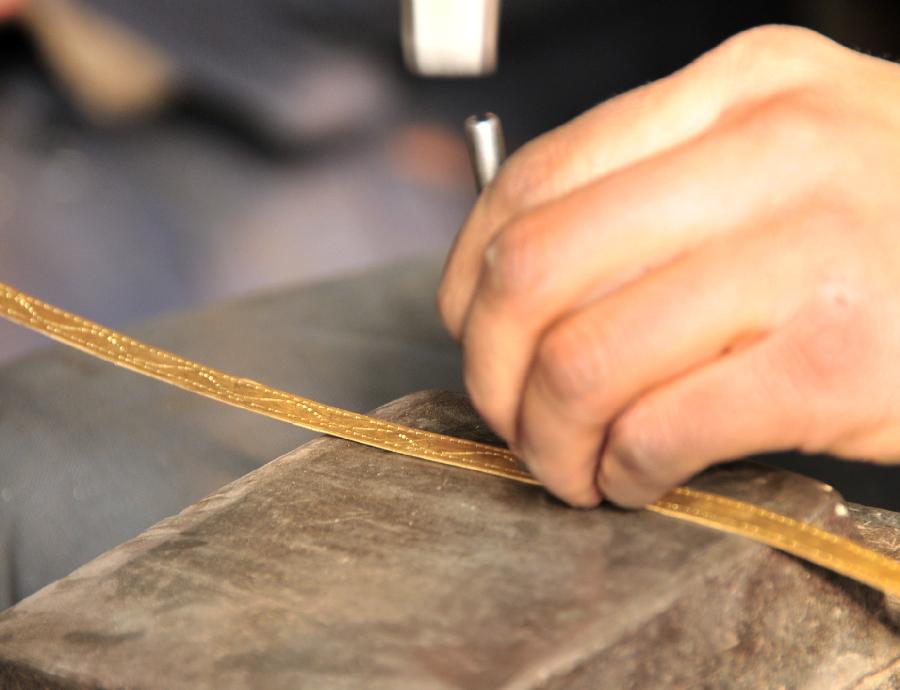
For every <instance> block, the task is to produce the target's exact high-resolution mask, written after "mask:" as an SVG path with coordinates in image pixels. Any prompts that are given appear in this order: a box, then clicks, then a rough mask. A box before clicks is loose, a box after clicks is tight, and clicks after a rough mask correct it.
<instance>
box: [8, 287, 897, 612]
mask: <svg viewBox="0 0 900 690" xmlns="http://www.w3.org/2000/svg"><path fill="white" fill-rule="evenodd" d="M0 316H3V317H5V318H7V319H9V320H10V321H14V322H15V323H18V324H20V325H22V326H25V327H27V328H31V329H33V330H35V331H37V332H39V333H42V334H44V335H46V336H48V337H50V338H53V339H54V340H58V341H59V342H61V343H64V344H66V345H69V346H71V347H74V348H77V349H79V350H81V351H83V352H86V353H88V354H90V355H93V356H94V357H98V358H100V359H103V360H106V361H107V362H112V363H113V364H116V365H118V366H121V367H125V368H126V369H131V370H132V371H135V372H137V373H139V374H143V375H144V376H150V377H152V378H155V379H158V380H160V381H163V382H165V383H169V384H172V385H174V386H178V387H179V388H183V389H185V390H188V391H191V392H193V393H198V394H200V395H204V396H206V397H208V398H212V399H213V400H218V401H220V402H223V403H227V404H229V405H233V406H234V407H239V408H241V409H244V410H249V411H251V412H256V413H258V414H262V415H265V416H267V417H272V418H274V419H279V420H281V421H284V422H288V423H289V424H294V425H295V426H300V427H303V428H306V429H311V430H312V431H318V432H321V433H324V434H329V435H331V436H337V437H339V438H344V439H348V440H350V441H356V442H358V443H362V444H365V445H368V446H373V447H375V448H381V449H383V450H388V451H393V452H395V453H399V454H401V455H409V456H412V457H416V458H421V459H423V460H430V461H432V462H438V463H442V464H445V465H453V466H454V467H461V468H464V469H469V470H475V471H477V472H484V473H487V474H493V475H496V476H498V477H505V478H507V479H512V480H515V481H518V482H523V483H527V484H537V483H538V482H537V481H536V480H535V479H534V477H532V476H531V475H530V474H529V473H528V472H527V470H526V469H525V468H524V467H523V466H522V465H521V464H520V463H519V461H518V460H517V459H516V458H515V456H514V455H513V454H512V453H511V452H509V451H508V450H506V449H504V448H497V447H495V446H490V445H487V444H484V443H476V442H475V441H469V440H466V439H460V438H454V437H452V436H445V435H443V434H436V433H433V432H430V431H422V430H420V429H413V428H410V427H407V426H403V425H401V424H394V423H392V422H387V421H384V420H381V419H376V418H374V417H369V416H367V415H362V414H357V413H355V412H350V411H348V410H342V409H340V408H338V407H332V406H330V405H324V404H322V403H319V402H316V401H315V400H310V399H308V398H302V397H300V396H298V395H293V394H291V393H286V392H284V391H280V390H277V389H275V388H271V387H269V386H266V385H264V384H261V383H257V382H256V381H252V380H250V379H245V378H238V377H235V376H231V375H230V374H226V373H224V372H221V371H217V370H215V369H211V368H209V367H206V366H203V365H202V364H198V363H196V362H192V361H191V360H188V359H184V358H183V357H179V356H178V355H175V354H172V353H170V352H166V351H164V350H158V349H156V348H153V347H151V346H149V345H146V344H145V343H142V342H139V341H137V340H134V339H133V338H129V337H128V336H126V335H123V334H121V333H118V332H116V331H113V330H111V329H109V328H104V327H103V326H100V325H98V324H96V323H93V322H91V321H88V320H86V319H83V318H81V317H79V316H76V315H75V314H71V313H69V312H66V311H63V310H62V309H58V308H56V307H54V306H51V305H49V304H47V303H45V302H42V301H40V300H38V299H36V298H34V297H31V296H30V295H27V294H25V293H23V292H21V291H19V290H16V289H15V288H13V287H11V286H9V285H5V284H3V283H0ZM647 509H648V510H651V511H653V512H656V513H659V514H662V515H666V516H669V517H674V518H678V519H680V520H685V521H688V522H693V523H697V524H700V525H705V526H707V527H712V528H713V529H718V530H720V531H724V532H731V533H733V534H739V535H741V536H744V537H747V538H749V539H752V540H754V541H757V542H761V543H763V544H767V545H769V546H772V547H774V548H776V549H780V550H782V551H785V552H787V553H789V554H792V555H794V556H798V557H800V558H803V559H805V560H807V561H810V562H811V563H815V564H817V565H820V566H822V567H825V568H828V569H830V570H833V571H835V572H837V573H840V574H841V575H845V576H847V577H851V578H853V579H855V580H858V581H860V582H864V583H865V584H867V585H870V586H872V587H875V588H876V589H880V590H881V591H883V592H885V593H886V594H888V595H892V596H900V561H895V560H893V559H890V558H887V557H886V556H883V555H881V554H879V553H877V552H875V551H872V550H870V549H867V548H865V547H863V546H860V545H859V544H857V543H855V542H853V541H851V540H850V539H847V538H845V537H841V536H838V535H836V534H832V533H830V532H827V531H825V530H822V529H819V528H818V527H815V526H813V525H809V524H806V523H803V522H800V521H797V520H794V519H792V518H789V517H787V516H784V515H779V514H778V513H774V512H772V511H769V510H766V509H764V508H759V507H757V506H754V505H751V504H749V503H745V502H742V501H736V500H734V499H730V498H725V497H723V496H718V495H715V494H710V493H707V492H703V491H697V490H695V489H689V488H687V487H680V488H677V489H674V490H672V491H671V492H669V493H668V494H666V495H665V496H663V497H662V498H661V499H659V500H658V501H656V502H655V503H652V504H650V505H649V506H647Z"/></svg>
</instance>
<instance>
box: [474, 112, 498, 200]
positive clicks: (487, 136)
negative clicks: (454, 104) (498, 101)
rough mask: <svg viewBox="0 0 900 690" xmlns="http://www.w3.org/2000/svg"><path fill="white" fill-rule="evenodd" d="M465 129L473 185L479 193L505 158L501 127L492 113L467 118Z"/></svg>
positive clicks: (494, 174)
mask: <svg viewBox="0 0 900 690" xmlns="http://www.w3.org/2000/svg"><path fill="white" fill-rule="evenodd" d="M465 129H466V141H467V143H468V144H469V158H470V160H471V161H472V171H473V172H474V173H475V185H476V187H478V191H479V192H480V191H481V190H483V189H484V188H485V187H487V186H488V185H489V184H490V183H491V180H493V179H494V177H495V176H496V175H497V171H498V170H499V169H500V166H501V165H502V163H503V160H504V159H505V158H506V142H505V141H504V140H503V127H502V125H501V124H500V118H499V117H497V116H496V115H494V113H484V114H483V115H470V116H469V117H467V118H466V123H465Z"/></svg>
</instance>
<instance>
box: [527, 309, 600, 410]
mask: <svg viewBox="0 0 900 690" xmlns="http://www.w3.org/2000/svg"><path fill="white" fill-rule="evenodd" d="M610 360H611V353H610V350H609V346H608V344H607V342H606V340H604V338H603V337H602V336H598V334H597V333H595V332H591V331H589V330H587V329H585V328H582V327H579V326H578V325H577V323H571V322H570V323H563V324H561V325H559V326H557V327H556V328H555V329H553V330H552V331H550V332H549V333H548V334H547V335H546V336H544V339H543V340H542V341H541V343H540V345H539V347H538V353H537V371H538V372H539V375H540V377H541V380H542V381H543V382H544V384H545V385H546V386H547V387H548V388H549V390H550V392H551V394H552V395H553V396H554V397H555V398H556V399H560V400H567V401H570V402H573V403H576V409H577V408H578V405H577V403H579V402H582V403H583V402H584V401H585V400H586V399H587V398H589V397H591V396H592V394H593V393H594V392H595V391H596V390H597V388H598V386H599V385H600V384H601V382H602V381H604V380H606V378H607V373H608V372H609V371H610V370H611V369H610Z"/></svg>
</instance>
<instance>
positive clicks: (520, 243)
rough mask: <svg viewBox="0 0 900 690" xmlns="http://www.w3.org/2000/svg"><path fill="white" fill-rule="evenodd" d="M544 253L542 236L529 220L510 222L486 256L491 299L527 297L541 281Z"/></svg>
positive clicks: (489, 247)
mask: <svg viewBox="0 0 900 690" xmlns="http://www.w3.org/2000/svg"><path fill="white" fill-rule="evenodd" d="M545 251H546V247H544V244H543V241H542V236H541V233H540V232H535V231H534V227H533V223H532V222H531V221H530V220H529V219H527V218H520V219H517V220H514V221H513V222H512V223H510V224H509V225H508V226H507V227H506V228H505V229H504V230H503V231H501V232H500V233H498V234H497V236H496V237H495V238H494V239H493V240H492V241H491V243H490V244H489V245H488V247H487V249H486V250H485V253H484V272H485V285H484V287H485V288H486V289H487V291H488V296H489V297H491V298H493V299H500V300H504V301H507V302H515V301H516V300H517V299H520V298H524V297H527V296H528V295H529V293H530V292H531V291H532V290H533V289H534V287H535V285H536V284H537V282H538V281H539V280H540V278H541V275H542V268H543V258H544V256H545Z"/></svg>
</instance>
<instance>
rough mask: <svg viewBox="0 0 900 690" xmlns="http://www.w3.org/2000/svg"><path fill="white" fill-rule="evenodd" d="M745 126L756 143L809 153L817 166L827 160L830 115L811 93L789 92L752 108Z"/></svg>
mask: <svg viewBox="0 0 900 690" xmlns="http://www.w3.org/2000/svg"><path fill="white" fill-rule="evenodd" d="M747 124H748V127H749V128H750V129H751V133H752V134H753V135H754V137H755V139H756V140H758V141H765V142H767V145H770V146H773V147H778V148H781V149H784V150H788V151H793V152H794V153H795V154H796V155H804V154H810V155H811V156H813V158H812V160H815V161H816V162H817V165H823V164H825V163H826V162H827V159H828V158H829V156H830V155H831V154H830V151H833V150H834V149H833V147H832V146H831V142H832V137H831V135H830V130H831V129H832V114H831V113H830V112H829V110H828V109H827V108H826V107H824V104H822V103H820V102H819V101H818V99H817V97H816V95H815V93H814V92H813V91H812V90H801V89H796V90H791V91H786V92H783V93H779V94H777V95H775V96H772V97H770V98H768V99H766V100H764V101H762V102H761V103H757V104H755V105H753V106H752V107H751V108H750V110H749V113H748V121H747Z"/></svg>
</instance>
